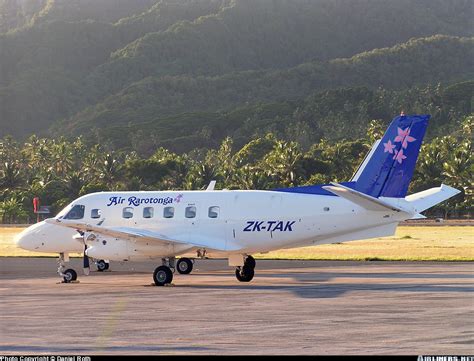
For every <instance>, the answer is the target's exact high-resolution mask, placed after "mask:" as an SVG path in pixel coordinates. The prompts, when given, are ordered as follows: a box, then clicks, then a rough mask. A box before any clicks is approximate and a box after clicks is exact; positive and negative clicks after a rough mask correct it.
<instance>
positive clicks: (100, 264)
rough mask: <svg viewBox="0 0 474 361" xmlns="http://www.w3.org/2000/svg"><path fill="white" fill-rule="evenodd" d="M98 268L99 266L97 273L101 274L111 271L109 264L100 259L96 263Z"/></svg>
mask: <svg viewBox="0 0 474 361" xmlns="http://www.w3.org/2000/svg"><path fill="white" fill-rule="evenodd" d="M96 266H97V271H99V272H104V271H106V270H108V269H109V264H108V263H107V262H105V261H104V260H103V259H99V260H98V261H97V262H96Z"/></svg>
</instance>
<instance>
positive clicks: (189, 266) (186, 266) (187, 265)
mask: <svg viewBox="0 0 474 361" xmlns="http://www.w3.org/2000/svg"><path fill="white" fill-rule="evenodd" d="M176 269H177V270H178V273H181V274H182V275H187V274H190V273H191V271H192V270H193V262H192V261H191V260H190V259H189V258H180V259H179V261H178V263H177V264H176Z"/></svg>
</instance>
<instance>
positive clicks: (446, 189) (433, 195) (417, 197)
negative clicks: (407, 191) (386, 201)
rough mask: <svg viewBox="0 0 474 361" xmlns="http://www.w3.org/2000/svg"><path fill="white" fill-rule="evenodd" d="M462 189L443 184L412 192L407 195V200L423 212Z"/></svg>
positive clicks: (418, 210)
mask: <svg viewBox="0 0 474 361" xmlns="http://www.w3.org/2000/svg"><path fill="white" fill-rule="evenodd" d="M460 192H461V191H460V190H458V189H456V188H453V187H450V186H447V185H445V184H442V185H441V187H435V188H430V189H427V190H425V191H423V192H419V193H415V194H411V195H409V196H406V197H405V200H406V201H407V202H408V203H409V204H410V205H411V206H412V207H414V209H415V212H418V213H420V212H423V211H424V210H425V209H428V208H431V207H433V206H435V205H437V204H438V203H441V202H443V201H445V200H446V199H449V198H451V197H453V196H455V195H456V194H458V193H460Z"/></svg>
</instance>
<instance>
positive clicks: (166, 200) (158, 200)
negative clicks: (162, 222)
mask: <svg viewBox="0 0 474 361" xmlns="http://www.w3.org/2000/svg"><path fill="white" fill-rule="evenodd" d="M182 197H183V195H182V194H180V195H179V196H178V197H176V198H174V199H173V198H171V197H135V196H131V197H128V198H124V197H117V196H112V197H110V198H109V203H107V207H110V206H117V205H128V206H135V207H138V206H139V205H141V204H162V205H164V206H166V205H167V204H170V203H173V201H174V202H176V203H179V202H180V201H181V198H182Z"/></svg>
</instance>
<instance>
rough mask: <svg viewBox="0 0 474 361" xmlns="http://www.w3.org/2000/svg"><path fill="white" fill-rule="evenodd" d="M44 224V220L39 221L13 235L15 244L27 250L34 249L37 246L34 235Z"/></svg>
mask: <svg viewBox="0 0 474 361" xmlns="http://www.w3.org/2000/svg"><path fill="white" fill-rule="evenodd" d="M44 224H45V222H39V223H36V224H34V225H32V226H30V227H28V228H27V229H25V230H23V231H22V232H21V233H20V234H18V235H17V236H16V237H15V240H14V241H15V244H16V246H17V247H19V248H22V249H26V250H28V251H36V250H37V248H38V244H37V243H38V242H37V237H36V236H37V234H38V231H39V230H40V229H41V228H42V227H44Z"/></svg>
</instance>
